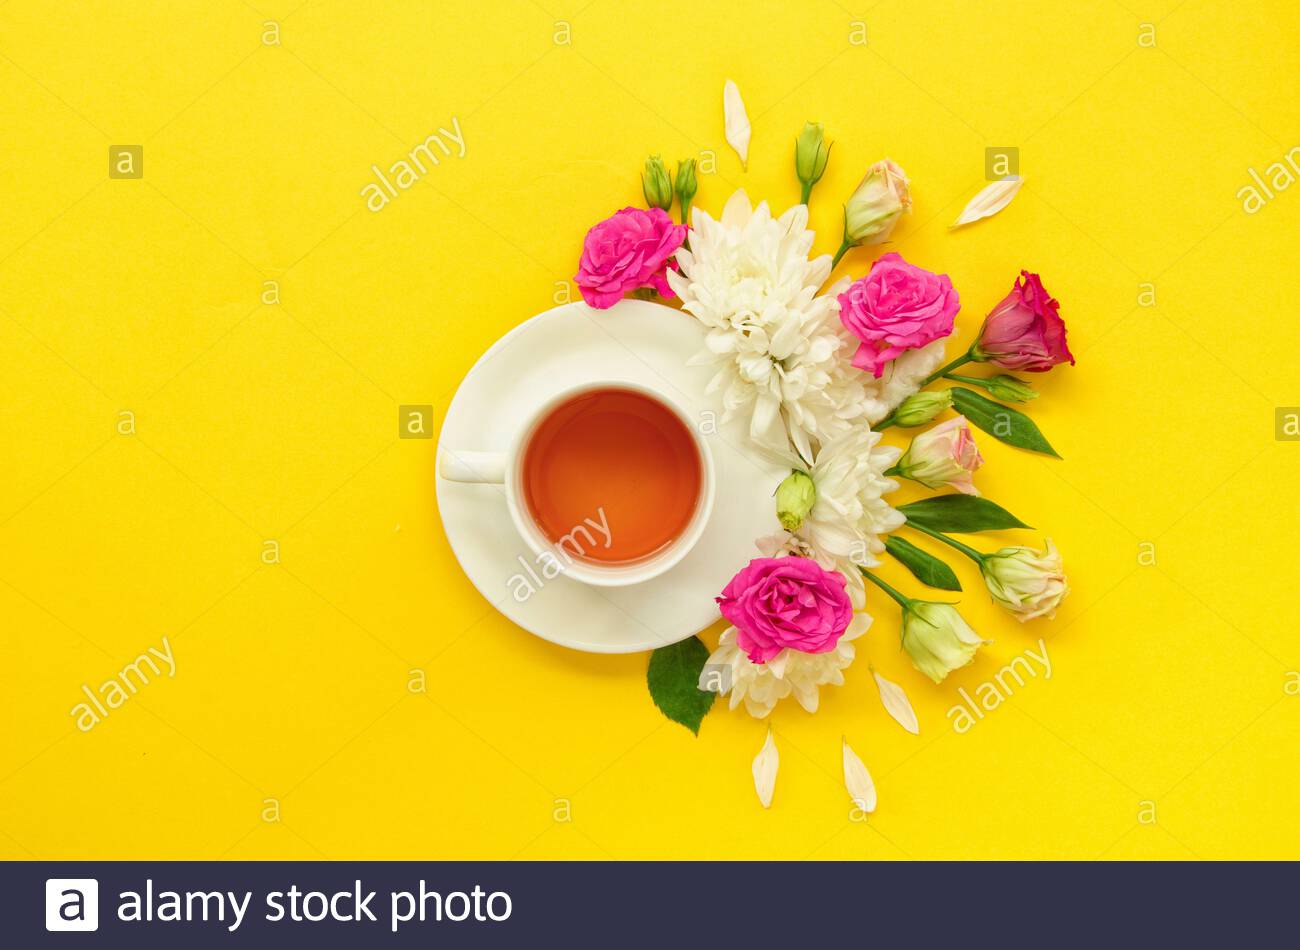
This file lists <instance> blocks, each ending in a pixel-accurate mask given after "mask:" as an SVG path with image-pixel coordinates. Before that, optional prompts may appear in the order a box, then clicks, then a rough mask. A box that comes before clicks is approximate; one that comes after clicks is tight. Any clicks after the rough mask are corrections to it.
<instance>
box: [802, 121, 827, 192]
mask: <svg viewBox="0 0 1300 950" xmlns="http://www.w3.org/2000/svg"><path fill="white" fill-rule="evenodd" d="M830 157H831V146H830V143H828V142H827V141H826V137H825V135H824V134H823V132H822V124H821V123H820V122H805V123H804V126H803V131H802V132H800V133H799V137H798V138H796V139H795V140H794V173H795V174H796V175H798V176H799V181H801V182H803V198H802V199H801V200H802V201H803V203H804V204H807V203H808V196H809V195H810V194H812V188H813V185H815V184H817V182H819V181H821V178H822V175H823V174H825V172H826V161H827V159H829V158H830Z"/></svg>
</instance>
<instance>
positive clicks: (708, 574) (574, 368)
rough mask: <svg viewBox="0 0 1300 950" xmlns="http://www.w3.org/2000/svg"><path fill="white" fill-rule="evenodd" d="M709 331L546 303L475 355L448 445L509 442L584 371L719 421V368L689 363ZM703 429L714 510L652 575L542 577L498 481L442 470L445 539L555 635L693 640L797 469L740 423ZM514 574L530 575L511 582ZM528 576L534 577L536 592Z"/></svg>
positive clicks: (635, 304) (536, 627)
mask: <svg viewBox="0 0 1300 950" xmlns="http://www.w3.org/2000/svg"><path fill="white" fill-rule="evenodd" d="M704 333H705V331H704V328H703V327H701V326H700V325H699V324H698V323H697V322H696V321H695V320H693V319H691V317H689V316H687V315H686V314H683V313H681V312H679V311H677V310H674V309H672V308H671V307H665V306H662V305H660V304H654V303H649V302H647V301H642V300H624V301H622V302H621V303H618V304H616V305H615V306H613V307H611V308H610V309H609V310H601V311H597V310H592V309H591V308H589V307H588V306H586V305H585V304H580V303H576V304H567V305H565V306H562V307H556V308H555V309H554V310H548V311H546V312H545V313H543V314H539V315H538V316H536V317H533V318H532V319H531V320H529V321H527V322H526V323H523V324H520V325H519V326H517V327H515V329H513V330H511V331H510V332H509V333H507V334H506V335H505V336H503V337H502V338H501V339H500V340H498V341H497V342H496V343H494V344H493V345H492V347H491V348H490V349H489V350H488V351H487V352H486V353H484V354H483V355H482V356H481V357H480V358H479V361H478V362H477V363H475V364H474V366H473V368H472V369H471V370H470V371H469V373H468V374H467V375H466V377H465V379H464V381H463V382H462V383H461V384H460V388H459V389H458V390H457V391H456V395H455V396H454V397H453V398H452V401H451V406H450V407H449V408H448V410H447V417H446V419H445V420H444V422H443V424H442V432H441V433H440V434H439V436H438V445H439V449H440V451H441V450H442V448H443V447H445V448H447V449H450V450H453V451H480V452H490V451H502V450H504V449H505V448H506V446H507V444H508V443H509V441H510V437H511V435H512V434H513V433H514V432H515V431H516V430H517V427H518V425H519V424H520V422H521V421H522V420H523V419H524V417H525V416H526V414H527V413H528V410H529V408H530V407H534V406H536V405H538V404H539V403H540V402H542V401H543V400H545V399H547V398H549V397H550V396H552V395H555V394H556V393H558V392H560V391H561V390H563V389H566V388H568V387H571V386H573V385H575V384H577V383H580V382H582V381H584V380H586V379H593V380H594V379H615V378H617V379H627V380H631V381H633V382H641V383H644V384H645V385H647V386H654V387H660V388H663V387H667V389H668V391H669V393H670V395H672V396H674V397H675V398H676V400H677V402H679V403H680V404H681V405H682V406H683V407H685V408H686V409H688V410H692V411H694V412H695V413H696V414H697V416H698V417H699V418H700V419H702V420H712V419H715V418H716V417H719V416H720V415H721V410H720V409H719V408H718V406H717V405H715V402H714V399H713V397H707V396H705V395H704V387H705V385H706V384H707V383H708V381H709V379H710V378H711V377H712V374H713V370H712V369H710V368H709V367H700V366H687V365H686V363H687V361H688V360H689V359H690V358H691V357H692V356H694V355H695V354H696V353H698V352H700V350H701V349H702V348H703V346H704ZM702 431H704V432H706V438H707V439H708V440H709V447H710V449H711V451H712V453H713V461H714V466H715V468H716V472H717V485H718V489H717V495H716V498H715V501H714V506H713V514H712V517H711V518H710V520H709V524H708V527H707V528H706V529H705V531H704V534H703V536H702V537H701V538H700V540H699V542H698V543H697V544H696V546H695V548H694V549H693V550H692V551H691V552H690V554H688V555H687V556H686V558H685V559H684V560H683V561H682V562H681V563H680V564H678V565H677V566H676V567H674V568H672V569H671V570H670V571H668V572H666V573H664V574H662V575H660V576H659V577H657V578H654V579H653V580H650V581H647V582H645V583H644V584H639V585H636V586H629V587H607V588H597V587H591V586H589V585H587V584H582V583H579V582H578V581H574V580H571V579H569V578H567V577H565V576H563V575H560V576H558V577H555V578H552V579H550V580H545V579H544V577H543V573H542V571H541V569H540V568H539V567H538V565H537V562H536V560H535V556H534V555H533V553H532V552H531V551H530V550H529V548H528V546H527V545H526V544H525V543H524V541H523V539H522V538H521V537H519V534H518V532H517V531H516V530H515V528H514V525H513V524H512V523H511V520H510V515H509V513H508V511H507V510H506V503H505V495H504V490H503V489H502V487H501V486H500V485H469V484H462V483H458V482H450V481H447V480H446V479H444V478H442V477H438V478H437V493H438V510H439V512H440V513H441V515H442V524H443V529H444V530H445V531H446V532H447V540H448V541H449V542H450V544H451V547H452V550H453V551H454V552H455V554H456V558H457V559H458V560H459V561H460V564H461V567H462V568H463V569H464V571H465V573H466V575H468V577H469V579H470V581H472V582H473V584H474V586H475V587H477V588H478V590H479V593H481V594H482V595H483V596H484V597H486V598H487V599H488V600H489V601H491V602H492V604H493V605H494V606H495V607H496V608H497V609H498V610H499V611H501V613H503V614H505V616H507V617H508V618H510V619H511V620H512V621H514V622H515V623H517V624H518V625H519V626H521V627H523V628H524V629H525V630H527V631H529V632H530V633H534V634H536V635H537V636H539V637H542V638H543V639H545V640H550V641H551V642H552V643H558V644H560V645H561V646H566V647H572V648H573V649H575V650H586V651H588V652H591V653H635V652H638V651H641V650H653V649H655V648H656V647H661V646H666V645H667V644H670V643H676V642H678V641H679V640H684V639H686V638H687V637H689V636H691V635H692V634H695V633H698V632H699V631H701V630H703V629H704V628H705V627H707V626H709V625H710V624H712V623H713V622H714V621H716V620H717V619H718V609H717V605H716V604H715V602H714V598H715V597H716V596H717V595H718V593H719V592H720V591H721V590H722V588H723V587H725V586H726V584H727V581H729V580H731V578H732V576H733V575H734V574H735V573H736V571H738V570H740V568H742V567H744V566H745V564H747V563H748V562H749V560H750V559H751V558H754V557H757V556H758V552H757V549H756V548H755V547H754V539H755V538H758V537H761V536H763V535H768V534H773V533H775V532H776V531H778V530H779V529H780V526H779V525H778V524H777V521H776V509H775V503H774V501H773V498H772V495H773V492H775V491H776V486H777V485H779V484H780V482H781V480H782V479H783V478H784V477H785V476H786V475H787V474H789V470H788V469H787V468H784V467H782V466H779V465H777V464H775V463H773V462H772V461H770V460H768V459H765V458H763V457H762V456H760V455H758V454H757V453H755V452H753V451H752V450H749V449H747V448H746V430H745V425H744V423H742V422H740V421H733V422H732V423H730V424H728V425H726V426H722V425H721V424H720V423H719V424H718V425H717V428H716V431H715V432H713V433H712V434H707V433H708V432H709V430H708V429H707V428H705V429H704V430H702ZM529 568H531V569H532V571H533V572H534V573H535V574H536V577H537V578H538V579H541V580H542V583H541V584H540V586H538V585H535V584H534V583H533V579H532V578H531V577H530V576H529V572H528V569H529ZM516 574H519V575H521V576H522V577H524V578H527V579H528V582H527V585H524V584H520V582H519V581H518V580H515V581H512V580H511V578H512V576H513V575H516ZM529 585H531V586H534V587H536V592H535V593H533V594H531V595H527V586H529ZM525 595H527V596H525ZM521 598H522V602H521Z"/></svg>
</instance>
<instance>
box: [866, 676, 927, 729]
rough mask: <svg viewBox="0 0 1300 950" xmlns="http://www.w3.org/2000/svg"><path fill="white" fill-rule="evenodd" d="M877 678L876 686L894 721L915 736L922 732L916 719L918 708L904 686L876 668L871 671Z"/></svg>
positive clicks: (886, 709) (886, 710)
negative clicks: (886, 676) (909, 698)
mask: <svg viewBox="0 0 1300 950" xmlns="http://www.w3.org/2000/svg"><path fill="white" fill-rule="evenodd" d="M871 673H872V675H873V676H875V678H876V688H877V689H879V690H880V701H881V702H882V703H883V704H884V706H885V712H887V713H889V714H890V715H891V716H893V717H894V721H895V722H897V723H898V724H899V725H900V726H902V727H903V728H904V729H906V730H907V731H908V732H910V733H911V734H912V735H914V736H918V735H920V734H921V724H920V723H919V722H917V721H916V710H914V709H913V708H912V704H911V703H910V702H909V701H908V699H907V693H905V692H903V687H901V686H899V685H898V684H897V683H894V682H891V681H890V680H887V679H885V678H884V677H883V676H881V675H880V674H879V673H877V672H876V671H875V670H872V671H871Z"/></svg>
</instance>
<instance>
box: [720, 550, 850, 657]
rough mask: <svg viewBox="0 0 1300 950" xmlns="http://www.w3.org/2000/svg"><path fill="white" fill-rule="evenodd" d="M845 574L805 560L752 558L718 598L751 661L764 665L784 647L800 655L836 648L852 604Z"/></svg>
mask: <svg viewBox="0 0 1300 950" xmlns="http://www.w3.org/2000/svg"><path fill="white" fill-rule="evenodd" d="M845 586H846V581H845V579H844V575H842V574H840V573H839V572H837V571H827V570H825V569H823V568H822V567H821V566H820V565H818V564H817V562H816V561H813V560H811V559H809V558H806V557H797V556H793V555H791V556H788V557H759V558H754V560H752V561H750V562H749V564H747V565H746V566H745V567H743V568H741V571H740V573H739V574H737V575H736V576H735V577H733V578H732V579H731V583H729V584H728V585H727V586H726V588H725V589H724V590H723V591H722V596H721V597H719V598H717V600H718V609H719V610H720V611H722V616H724V617H726V618H727V619H728V620H729V621H731V624H732V626H734V627H735V628H736V643H737V644H738V645H739V646H740V648H741V649H742V650H744V651H745V653H746V654H748V655H749V658H750V660H752V661H753V662H755V663H766V662H767V661H768V660H771V659H772V658H773V657H775V656H776V655H777V654H778V653H780V652H781V651H782V650H784V649H786V648H787V647H788V648H790V649H791V650H799V651H801V652H803V653H827V652H829V651H830V650H833V649H835V644H837V643H838V642H839V639H840V637H841V636H842V635H843V634H844V631H845V630H847V629H848V626H849V621H851V620H852V619H853V604H852V603H851V602H850V601H849V595H848V593H847V591H846V590H845Z"/></svg>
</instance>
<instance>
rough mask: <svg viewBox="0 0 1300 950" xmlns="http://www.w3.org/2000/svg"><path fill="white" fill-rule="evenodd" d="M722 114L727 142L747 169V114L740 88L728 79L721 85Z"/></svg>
mask: <svg viewBox="0 0 1300 950" xmlns="http://www.w3.org/2000/svg"><path fill="white" fill-rule="evenodd" d="M722 115H723V119H724V120H725V122H726V125H727V144H728V145H730V146H731V147H732V148H734V149H735V150H736V154H737V155H739V156H740V164H741V165H742V166H743V167H744V168H745V169H746V170H748V169H749V116H748V115H747V114H746V113H745V100H744V99H742V98H740V89H739V88H737V86H736V84H735V83H734V82H732V81H731V80H730V79H728V80H727V84H726V85H725V86H723V87H722Z"/></svg>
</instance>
